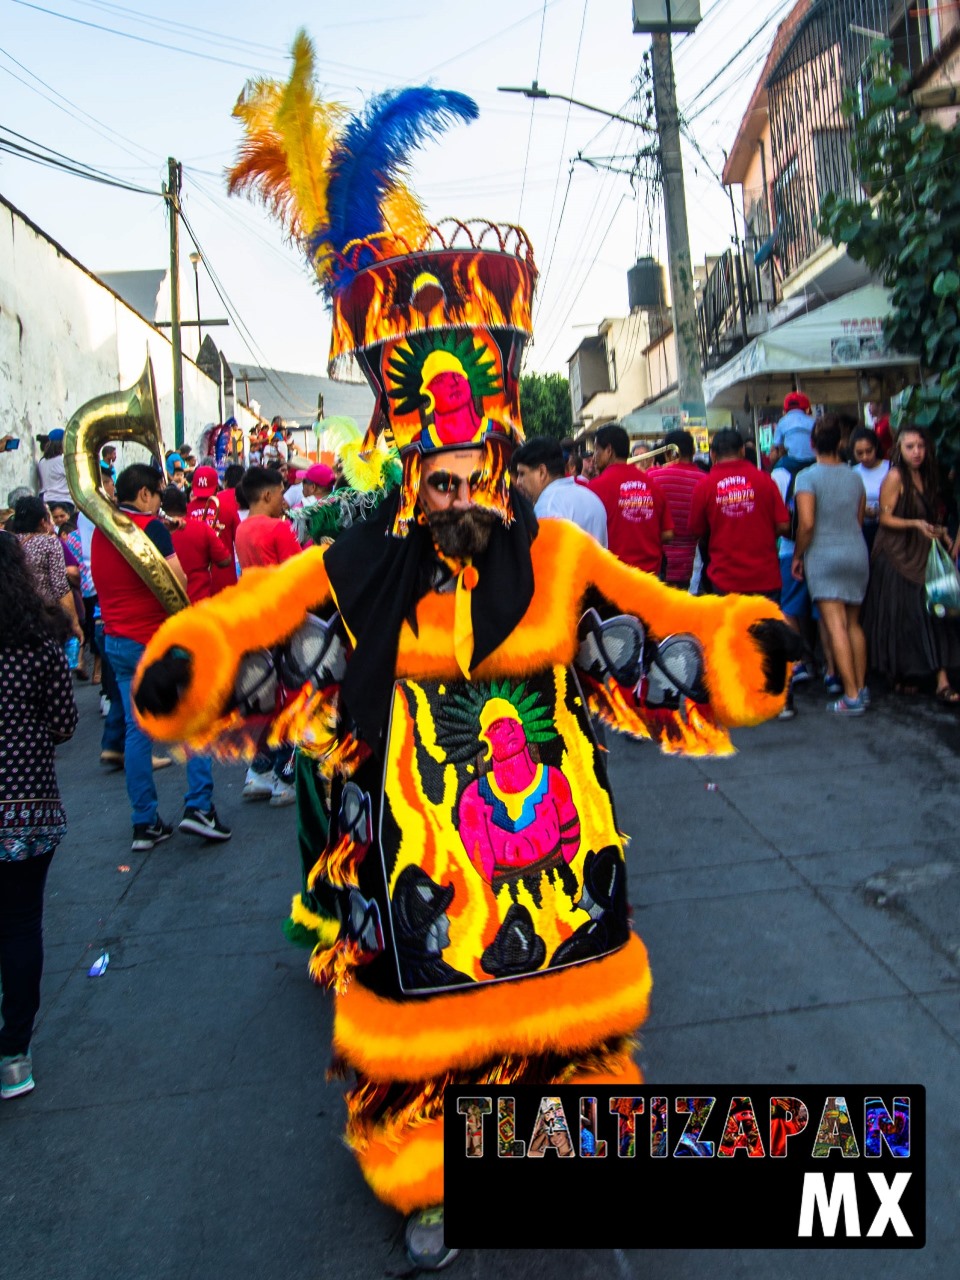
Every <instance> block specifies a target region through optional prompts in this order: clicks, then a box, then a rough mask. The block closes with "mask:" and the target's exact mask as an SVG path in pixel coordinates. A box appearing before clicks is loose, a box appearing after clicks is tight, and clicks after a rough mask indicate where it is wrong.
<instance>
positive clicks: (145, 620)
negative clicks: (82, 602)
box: [90, 507, 174, 644]
mask: <svg viewBox="0 0 960 1280" xmlns="http://www.w3.org/2000/svg"><path fill="white" fill-rule="evenodd" d="M120 509H121V511H122V512H123V514H124V515H125V516H129V518H130V519H131V520H132V521H133V522H134V524H137V525H139V526H140V528H141V529H142V530H143V531H144V533H145V534H146V535H147V537H148V538H149V539H150V541H151V542H152V543H153V545H154V546H155V547H156V548H157V550H158V551H159V552H160V554H161V555H162V556H163V558H164V559H165V560H167V559H169V558H170V556H172V555H173V554H174V551H173V541H172V540H171V538H170V531H169V529H168V528H167V527H166V525H165V524H164V523H163V522H162V521H161V520H158V519H157V517H156V516H151V515H148V514H147V513H146V512H143V511H135V510H133V509H132V508H131V507H121V508H120ZM90 571H91V573H92V574H93V582H94V586H95V587H96V588H97V597H98V599H99V601H100V616H101V617H102V618H103V629H104V631H106V633H107V635H108V636H120V637H122V638H124V639H126V640H136V641H137V642H138V643H139V644H146V643H147V641H148V640H150V638H151V637H152V636H153V634H154V632H155V631H157V630H159V628H160V624H161V623H163V622H166V620H167V611H166V609H165V608H164V607H163V605H162V604H161V603H160V601H159V600H158V599H157V597H156V596H155V595H154V594H153V592H152V591H151V590H150V588H149V587H148V586H147V584H146V583H145V582H144V581H143V579H142V578H141V577H140V575H139V574H138V573H137V571H136V569H134V568H133V566H132V565H130V564H128V563H127V561H126V560H124V558H123V556H122V555H121V554H120V552H119V551H118V550H117V548H116V547H115V546H114V545H113V543H112V542H111V541H110V539H109V538H108V537H107V535H106V534H105V533H104V532H103V530H102V529H94V531H93V538H92V539H91V541H90Z"/></svg>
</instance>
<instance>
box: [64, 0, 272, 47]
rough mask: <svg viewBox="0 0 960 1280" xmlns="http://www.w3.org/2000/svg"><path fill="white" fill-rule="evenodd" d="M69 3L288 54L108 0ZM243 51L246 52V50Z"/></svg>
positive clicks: (166, 27) (148, 23)
mask: <svg viewBox="0 0 960 1280" xmlns="http://www.w3.org/2000/svg"><path fill="white" fill-rule="evenodd" d="M68 3H73V4H77V5H80V6H81V7H82V8H85V9H100V10H102V11H104V12H106V13H108V14H110V15H111V16H113V17H117V16H123V17H125V18H126V17H130V18H139V19H140V21H141V22H143V23H145V24H146V25H147V26H151V27H158V28H159V29H160V30H162V31H178V30H179V31H181V32H183V33H184V34H185V35H187V36H189V37H190V38H191V39H192V38H193V37H194V36H203V37H204V38H209V37H211V36H212V37H213V38H214V39H215V40H216V41H217V42H218V43H220V44H233V45H237V46H246V48H247V49H253V50H256V51H257V52H258V53H263V52H267V53H276V54H277V55H279V56H280V57H284V56H285V55H286V52H287V50H286V49H282V48H279V47H278V46H277V45H265V44H264V43H263V42H262V41H258V40H244V39H243V37H242V36H234V35H229V34H227V33H225V32H222V31H211V30H210V28H209V27H195V26H192V25H191V24H190V23H189V22H177V21H176V19H174V18H159V17H157V16H156V14H152V13H144V12H143V11H142V10H141V9H128V8H127V7H126V6H125V5H122V4H110V3H108V2H107V0H68ZM241 51H242V52H245V51H246V50H241Z"/></svg>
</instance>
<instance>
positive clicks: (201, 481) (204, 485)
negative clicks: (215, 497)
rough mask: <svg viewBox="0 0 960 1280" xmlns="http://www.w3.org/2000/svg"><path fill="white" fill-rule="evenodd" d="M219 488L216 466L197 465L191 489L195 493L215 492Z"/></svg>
mask: <svg viewBox="0 0 960 1280" xmlns="http://www.w3.org/2000/svg"><path fill="white" fill-rule="evenodd" d="M219 488H220V477H219V476H218V475H217V470H216V467H197V469H196V471H195V472H194V473H193V490H192V492H193V493H194V494H195V495H198V496H199V495H200V494H205V493H216V492H217V490H218V489H219Z"/></svg>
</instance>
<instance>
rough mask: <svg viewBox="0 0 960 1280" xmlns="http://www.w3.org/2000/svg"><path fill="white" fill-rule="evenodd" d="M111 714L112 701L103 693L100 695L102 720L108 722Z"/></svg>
mask: <svg viewBox="0 0 960 1280" xmlns="http://www.w3.org/2000/svg"><path fill="white" fill-rule="evenodd" d="M109 714H110V699H109V698H108V697H107V695H106V694H105V693H101V695H100V719H101V720H106V718H107V716H108V715H109Z"/></svg>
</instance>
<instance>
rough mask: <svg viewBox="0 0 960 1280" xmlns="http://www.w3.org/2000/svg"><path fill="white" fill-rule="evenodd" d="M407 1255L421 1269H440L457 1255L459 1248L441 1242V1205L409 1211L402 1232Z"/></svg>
mask: <svg viewBox="0 0 960 1280" xmlns="http://www.w3.org/2000/svg"><path fill="white" fill-rule="evenodd" d="M403 1242H404V1244H405V1245H406V1248H407V1257H408V1258H409V1259H410V1261H411V1262H412V1263H413V1265H414V1266H415V1267H420V1268H421V1270H423V1271H441V1270H442V1269H443V1268H444V1267H446V1266H449V1264H450V1263H451V1262H453V1260H454V1258H456V1257H457V1255H458V1254H459V1252H460V1250H459V1249H449V1248H448V1247H447V1246H446V1245H445V1244H444V1243H443V1205H442V1204H440V1205H436V1206H435V1207H434V1208H433V1209H420V1210H419V1211H418V1212H417V1213H411V1215H410V1217H409V1218H408V1219H407V1225H406V1227H405V1228H404V1232H403Z"/></svg>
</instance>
